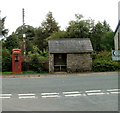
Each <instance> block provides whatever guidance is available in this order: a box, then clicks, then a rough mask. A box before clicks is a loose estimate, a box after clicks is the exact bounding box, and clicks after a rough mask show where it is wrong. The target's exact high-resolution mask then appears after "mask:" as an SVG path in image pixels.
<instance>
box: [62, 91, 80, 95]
mask: <svg viewBox="0 0 120 113" xmlns="http://www.w3.org/2000/svg"><path fill="white" fill-rule="evenodd" d="M75 93H80V92H79V91H73V92H63V94H75Z"/></svg>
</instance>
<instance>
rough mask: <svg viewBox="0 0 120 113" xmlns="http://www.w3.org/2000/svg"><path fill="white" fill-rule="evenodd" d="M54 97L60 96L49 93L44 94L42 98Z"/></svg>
mask: <svg viewBox="0 0 120 113" xmlns="http://www.w3.org/2000/svg"><path fill="white" fill-rule="evenodd" d="M54 97H60V96H59V95H47V96H45V95H44V96H42V98H54Z"/></svg>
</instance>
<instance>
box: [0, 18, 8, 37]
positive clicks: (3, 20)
mask: <svg viewBox="0 0 120 113" xmlns="http://www.w3.org/2000/svg"><path fill="white" fill-rule="evenodd" d="M5 19H6V17H4V18H2V19H0V21H1V26H0V29H1V30H0V31H1V32H2V35H3V36H6V35H7V34H8V29H5V27H4V25H5Z"/></svg>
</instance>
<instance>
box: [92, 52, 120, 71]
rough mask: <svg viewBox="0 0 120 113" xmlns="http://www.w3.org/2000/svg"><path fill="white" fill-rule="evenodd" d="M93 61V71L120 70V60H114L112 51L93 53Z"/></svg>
mask: <svg viewBox="0 0 120 113" xmlns="http://www.w3.org/2000/svg"><path fill="white" fill-rule="evenodd" d="M92 58H93V63H92V71H94V72H104V71H118V70H120V62H117V61H112V54H111V52H107V51H103V52H99V53H96V52H94V53H93V54H92Z"/></svg>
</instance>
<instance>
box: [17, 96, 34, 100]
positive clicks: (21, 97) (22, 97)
mask: <svg viewBox="0 0 120 113" xmlns="http://www.w3.org/2000/svg"><path fill="white" fill-rule="evenodd" d="M25 98H35V96H20V97H19V99H25Z"/></svg>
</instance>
